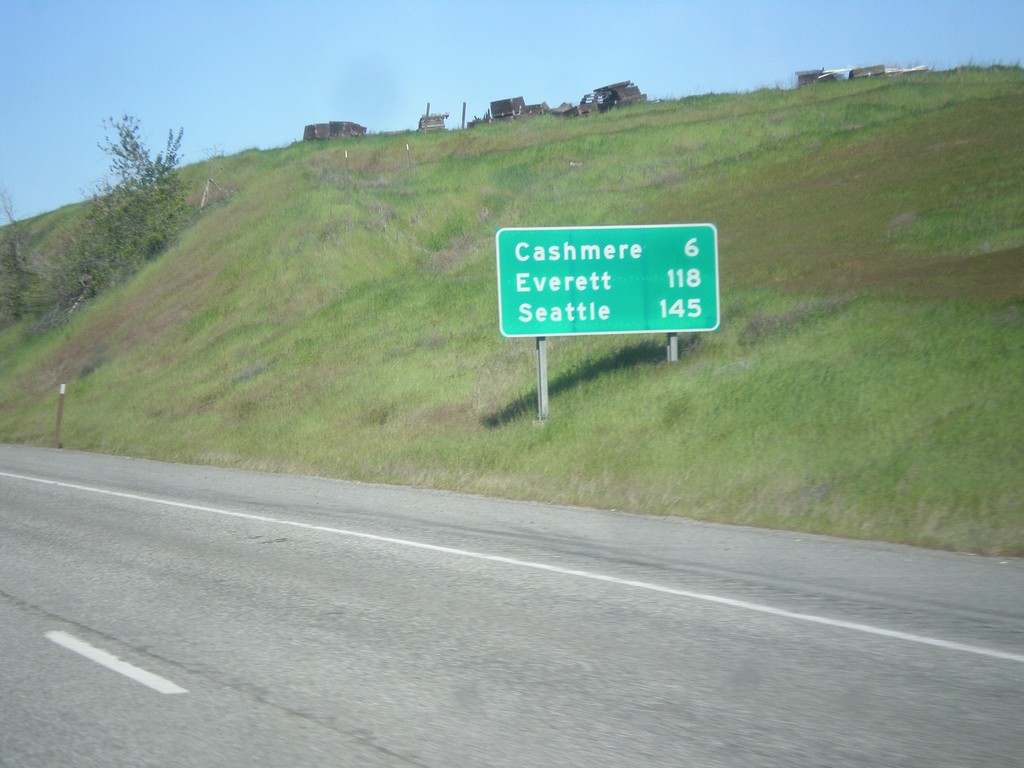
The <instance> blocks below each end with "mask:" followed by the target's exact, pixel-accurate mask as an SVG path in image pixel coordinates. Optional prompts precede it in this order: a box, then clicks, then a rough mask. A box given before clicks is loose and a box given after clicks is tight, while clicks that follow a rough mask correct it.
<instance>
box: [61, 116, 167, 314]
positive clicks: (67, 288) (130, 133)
mask: <svg viewBox="0 0 1024 768" xmlns="http://www.w3.org/2000/svg"><path fill="white" fill-rule="evenodd" d="M104 127H105V128H106V129H107V131H108V134H107V136H106V138H105V140H104V142H103V143H101V144H100V145H99V147H100V149H101V150H103V152H104V153H106V154H107V155H108V156H109V157H110V178H109V179H107V180H105V181H104V182H102V183H101V184H100V185H99V186H98V188H97V190H96V193H95V194H94V195H93V197H92V200H91V201H90V203H89V209H88V211H87V213H86V215H85V218H84V220H83V222H82V224H81V226H80V227H79V228H78V229H77V230H76V231H75V232H74V233H73V234H72V236H71V237H70V238H69V243H70V246H69V248H67V249H65V250H64V252H63V253H62V254H61V257H60V258H58V259H57V260H56V262H55V263H53V264H51V265H50V267H51V268H50V269H49V270H48V283H49V289H50V294H51V297H52V299H53V300H54V302H55V303H54V305H53V308H52V309H51V310H50V312H49V313H48V322H45V323H44V325H50V324H53V323H55V322H60V321H61V320H63V319H65V318H66V317H67V316H69V315H70V314H71V313H72V312H74V311H75V310H76V309H77V308H78V307H79V306H80V305H81V304H82V302H84V301H87V300H88V299H90V298H92V297H93V296H96V295H98V294H99V293H101V292H102V291H103V290H105V289H106V288H109V287H111V286H113V285H116V284H117V283H119V282H121V281H123V280H125V279H126V278H128V277H129V276H130V275H132V274H133V273H134V272H135V271H137V270H138V269H139V268H140V267H141V266H142V265H143V264H144V263H146V262H147V261H149V260H151V259H153V258H155V257H156V256H158V255H159V254H160V253H161V252H163V250H164V249H165V248H166V247H167V246H168V245H170V243H171V241H172V240H173V239H174V237H175V236H177V234H178V233H179V232H180V231H181V229H182V227H183V226H184V224H185V221H186V218H187V208H186V203H185V192H184V188H183V186H182V183H181V179H180V178H179V177H178V174H177V173H176V172H175V170H176V168H177V166H178V164H179V163H180V161H181V138H182V134H183V130H182V129H179V130H178V133H177V134H175V133H174V131H168V134H167V146H166V148H165V149H164V151H163V152H160V153H158V154H157V155H156V156H155V157H151V156H150V153H149V150H148V149H147V147H146V145H145V143H144V142H143V140H142V136H141V130H142V129H141V126H140V124H139V121H138V120H137V119H136V118H134V117H132V116H130V115H127V114H126V115H122V117H121V119H120V120H115V119H113V118H110V119H109V120H107V121H105V122H104ZM111 131H112V132H114V133H115V134H116V138H112V137H111V135H110V133H109V132H111Z"/></svg>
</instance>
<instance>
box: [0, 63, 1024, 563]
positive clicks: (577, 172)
mask: <svg viewBox="0 0 1024 768" xmlns="http://www.w3.org/2000/svg"><path fill="white" fill-rule="evenodd" d="M1022 126H1024V72H1022V71H1021V70H1020V69H1019V68H993V69H983V70H982V69H966V70H958V71H954V72H947V73H931V74H927V75H916V76H913V77H908V78H905V79H877V80H865V81H853V82H847V83H838V84H830V85H822V86H815V87H810V88H805V89H800V90H788V91H781V90H765V91H759V92H756V93H749V94H740V95H712V96H701V97H694V98H688V99H683V100H680V101H673V102H666V103H660V104H650V105H645V106H642V107H633V108H629V109H624V110H621V111H619V112H613V113H608V114H606V115H600V116H592V117H590V118H586V119H579V120H574V121H561V120H558V119H555V118H546V117H545V118H538V119H535V120H532V121H527V122H522V123H517V124H511V125H508V124H506V125H492V126H484V127H480V128H475V129H473V130H471V131H458V132H450V133H445V134H430V135H419V134H403V135H377V136H368V137H364V138H362V139H357V140H341V141H336V142H324V143H313V142H309V143H301V142H299V143H296V144H293V145H291V146H289V147H287V148H283V149H278V150H273V151H266V152H261V151H255V150H253V151H248V152H244V153H241V154H239V155H235V156H232V157H219V158H215V159H213V160H211V161H209V162H205V163H201V164H197V165H195V166H191V167H189V168H186V169H184V171H183V173H184V174H185V176H186V178H187V180H188V182H189V185H190V189H192V190H194V194H195V201H196V203H197V204H198V202H199V198H200V195H201V193H202V191H203V189H204V186H205V184H206V179H207V178H213V179H214V180H215V181H216V182H217V184H218V185H219V187H220V188H221V189H220V190H215V191H216V192H217V194H216V195H215V196H214V199H213V203H212V205H208V206H207V207H206V209H205V210H204V211H203V212H202V214H201V215H198V216H197V218H196V220H195V222H194V224H193V225H192V226H191V227H190V229H189V230H188V231H187V232H186V233H185V235H184V236H183V237H182V238H181V240H180V242H179V243H178V244H177V245H176V246H175V247H174V248H173V249H172V250H171V251H170V252H169V253H167V254H166V256H165V257H163V258H162V259H160V260H159V261H157V262H155V263H152V264H150V265H149V266H148V267H147V268H146V269H145V270H144V271H143V272H142V273H141V274H139V275H138V277H137V278H136V279H135V280H134V281H132V282H131V283H130V284H128V285H125V286H123V287H121V288H119V289H118V290H116V291H114V292H113V293H111V294H109V295H107V296H105V297H104V298H103V299H101V300H99V301H97V302H95V303H94V304H93V305H91V306H90V307H88V308H87V309H86V310H85V311H83V312H81V313H79V314H77V315H76V316H75V317H74V318H73V320H72V322H71V324H70V325H69V326H68V327H65V328H62V329H59V330H57V331H54V332H52V333H50V334H49V335H46V336H41V337H40V336H31V335H30V334H28V333H27V331H26V329H25V328H23V327H17V328H11V329H7V330H6V331H5V332H3V333H2V334H0V440H3V441H6V442H24V443H32V444H39V445H48V444H50V443H51V442H52V440H53V427H54V416H55V409H56V392H57V388H58V386H59V384H60V383H62V382H66V383H67V385H68V395H67V401H66V406H65V419H64V432H63V442H64V445H65V446H66V447H69V448H76V449H83V450H90V451H101V452H109V453H116V454H128V455H133V456H140V457H151V458H157V459H164V460H172V461H182V462H193V463H213V464H220V465H226V466H237V467H247V468H257V469H264V470H271V471H280V472H296V473H312V474H318V475H328V476H334V477H345V478H353V479H361V480H368V481H379V482H389V483H399V484H412V485H422V486H430V487H438V488H452V489H458V490H463V491H472V492H478V493H482V494H490V495H499V496H505V497H512V498H529V499H540V500H547V501H551V502H558V503H570V504H584V505H592V506H598V507H606V508H616V509H624V510H632V511H637V512H645V513H655V514H679V515H687V516H691V517H697V518H704V519H709V520H719V521H726V522H735V523H744V524H752V525H764V526H773V527H782V528H792V529H797V530H807V531H819V532H827V533H834V534H839V535H844V536H855V537H867V538H878V539H887V540H892V541H900V542H910V543H915V544H922V545H927V546H935V547H948V548H957V549H962V550H971V551H977V552H985V553H1002V554H1018V555H1021V554H1024V483H1022V482H1021V478H1024V439H1022V435H1024V405H1022V398H1021V396H1020V389H1021V382H1022V381H1024V153H1022V152H1021V151H1020V149H1021V145H1022V139H1024V128H1022ZM407 147H408V149H407ZM346 152H347V156H346ZM58 215H59V216H61V217H67V216H69V215H70V214H69V213H68V212H67V209H64V210H62V211H59V212H56V213H55V214H51V215H50V216H53V217H55V216H58ZM700 221H710V222H715V223H716V224H717V225H718V229H719V237H720V272H721V278H722V287H721V297H722V316H723V322H722V326H721V329H720V330H719V331H716V332H714V333H708V334H699V335H698V334H694V335H692V336H689V337H685V338H682V339H681V346H682V354H681V358H682V359H681V361H680V363H678V364H674V365H670V364H668V363H667V362H665V361H664V360H665V350H664V344H665V340H664V338H663V337H659V336H646V335H620V336H601V337H576V338H556V339H552V340H551V341H550V342H549V364H550V375H551V389H550V391H551V403H550V410H551V417H550V419H549V420H548V421H547V422H546V423H544V424H538V423H537V422H536V420H535V413H536V410H535V409H536V389H535V387H536V384H535V376H536V373H535V360H534V349H533V344H532V342H531V341H529V340H509V339H503V338H502V337H500V335H499V334H498V329H497V298H496V279H495V255H494V232H495V229H496V228H498V227H503V226H571V225H598V224H658V223H680V222H700ZM27 225H28V227H29V229H30V230H31V231H32V232H33V233H34V234H33V237H34V238H35V240H34V242H35V244H36V246H37V248H45V247H46V244H47V243H48V242H52V241H54V240H55V239H57V238H59V227H58V226H57V225H56V224H54V223H53V221H52V220H51V219H50V218H49V217H47V216H44V217H41V218H40V219H36V220H33V221H31V222H27Z"/></svg>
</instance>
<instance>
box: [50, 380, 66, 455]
mask: <svg viewBox="0 0 1024 768" xmlns="http://www.w3.org/2000/svg"><path fill="white" fill-rule="evenodd" d="M63 418H64V385H63V384H61V385H60V399H59V400H57V430H56V431H55V432H54V434H53V447H54V448H61V447H63V446H61V444H60V422H61V420H62V419H63Z"/></svg>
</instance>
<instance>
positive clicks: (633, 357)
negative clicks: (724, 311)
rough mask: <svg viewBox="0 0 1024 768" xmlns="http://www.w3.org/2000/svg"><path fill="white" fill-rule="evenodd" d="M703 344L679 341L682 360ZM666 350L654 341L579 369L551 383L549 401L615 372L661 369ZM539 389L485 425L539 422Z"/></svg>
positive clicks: (694, 336) (684, 338) (486, 420)
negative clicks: (651, 366)
mask: <svg viewBox="0 0 1024 768" xmlns="http://www.w3.org/2000/svg"><path fill="white" fill-rule="evenodd" d="M699 344H700V336H699V335H698V334H691V335H689V336H685V335H681V336H680V337H679V356H680V357H682V356H683V355H684V354H686V353H687V352H689V351H692V350H693V349H696V347H697V346H698V345H699ZM665 359H666V349H665V345H664V343H659V342H657V341H653V340H647V341H640V342H636V343H633V344H629V345H627V346H625V347H623V348H622V349H619V350H618V351H616V352H614V353H613V354H610V355H606V356H604V357H602V358H599V359H597V360H594V361H593V362H590V363H586V364H584V365H581V366H577V367H576V368H573V369H572V370H570V371H567V372H565V373H563V374H560V375H559V376H556V377H555V378H553V379H549V380H548V397H549V399H553V398H554V397H556V396H557V395H560V394H562V393H563V392H568V391H569V390H572V389H574V388H576V387H578V386H580V385H581V384H585V383H587V382H589V381H593V380H595V379H598V378H600V377H601V376H604V375H606V374H609V373H614V372H615V371H621V370H626V369H628V368H635V367H637V366H640V365H657V364H659V363H663V362H665ZM536 415H537V389H536V388H534V389H533V391H532V392H530V393H529V394H527V395H523V397H520V398H518V399H517V400H515V401H513V402H512V403H509V404H508V405H507V406H505V407H504V408H502V409H501V410H500V411H497V412H496V413H492V414H490V415H488V416H485V417H484V418H483V419H482V420H481V423H482V424H483V425H484V426H485V427H487V428H489V429H494V428H496V427H501V426H503V425H505V424H508V423H510V422H512V421H516V420H517V419H520V418H536Z"/></svg>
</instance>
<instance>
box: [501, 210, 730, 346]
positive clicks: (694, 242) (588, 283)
mask: <svg viewBox="0 0 1024 768" xmlns="http://www.w3.org/2000/svg"><path fill="white" fill-rule="evenodd" d="M495 242H496V246H497V253H498V325H499V327H500V330H501V334H502V336H569V335H583V334H599V333H652V332H657V333H660V332H669V333H675V332H689V331H713V330H715V329H716V328H718V323H719V316H718V230H717V229H716V228H715V225H714V224H662V225H653V226H621V227H563V228H558V227H541V228H536V229H527V228H506V229H499V230H498V232H497V234H496V235H495Z"/></svg>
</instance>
